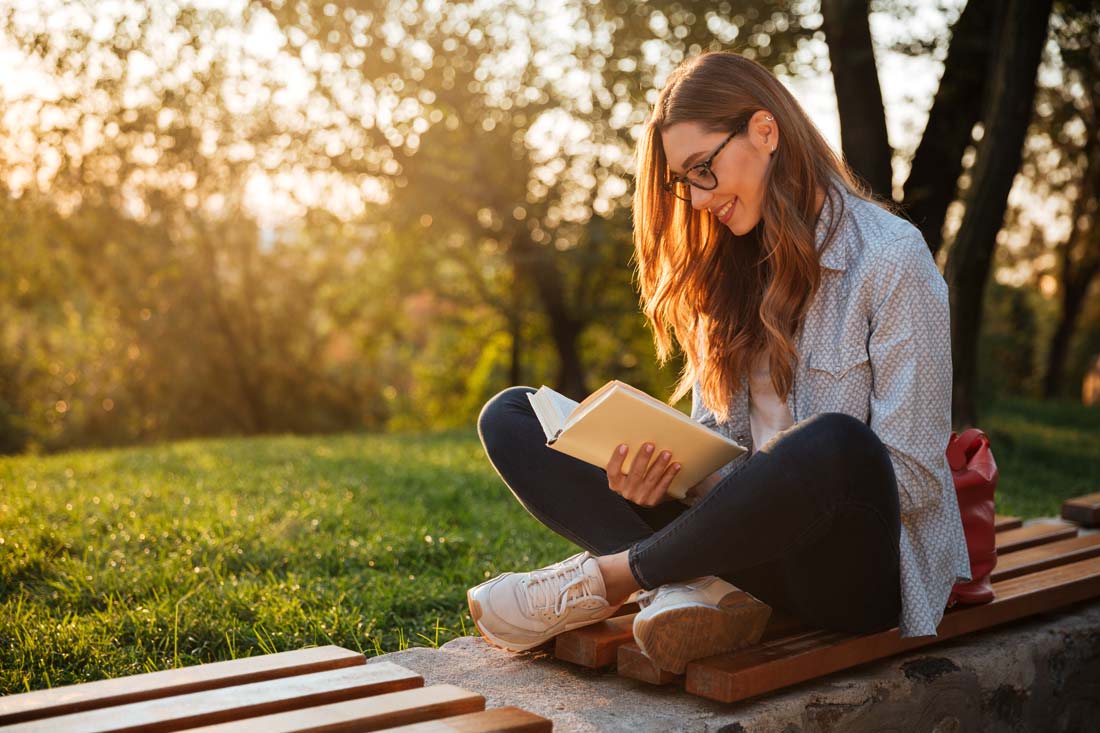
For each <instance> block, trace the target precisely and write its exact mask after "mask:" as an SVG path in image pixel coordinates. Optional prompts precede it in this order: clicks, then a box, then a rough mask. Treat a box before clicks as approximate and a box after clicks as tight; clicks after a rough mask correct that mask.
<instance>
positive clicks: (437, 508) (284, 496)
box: [0, 430, 575, 693]
mask: <svg viewBox="0 0 1100 733" xmlns="http://www.w3.org/2000/svg"><path fill="white" fill-rule="evenodd" d="M0 543H2V544H0V693H12V692H22V691H25V690H30V689H39V688H43V687H48V686H56V685H62V684H69V683H73V682H80V681H85V680H92V679H99V678H103V677H116V676H120V675H127V674H134V673H138V672H144V671H150V670H155V669H165V668H171V667H175V666H185V665H191V664H196V663H199V662H209V661H213V660H218V659H228V658H234V657H239V656H248V655H254V654H260V653H265V652H274V651H282V650H288V649H297V648H301V647H303V646H307V645H311V644H318V645H320V644H339V645H341V646H344V647H347V648H350V649H357V650H360V651H362V652H364V653H366V654H368V655H374V654H378V653H382V652H388V651H394V650H398V649H402V648H405V647H407V646H431V645H437V644H441V643H443V642H445V641H447V640H449V639H452V638H454V637H456V636H460V635H465V634H469V633H476V630H472V625H471V623H470V619H469V616H468V615H467V611H466V605H465V589H466V588H467V587H468V586H469V585H471V584H473V583H474V582H477V581H479V580H480V579H483V578H485V577H489V576H492V575H496V574H497V573H500V572H503V571H505V570H512V569H516V567H517V566H518V567H526V566H539V565H545V564H548V563H550V562H554V561H557V560H560V559H561V558H562V557H565V556H566V555H568V554H571V553H572V552H573V551H575V550H572V549H571V547H572V546H571V545H570V544H569V543H567V542H566V541H565V540H562V539H560V538H558V537H557V536H556V535H554V534H552V533H551V532H550V531H549V530H547V529H544V528H543V527H542V526H541V525H540V524H538V523H537V522H536V521H535V520H534V519H532V518H531V517H530V516H529V515H528V514H527V512H526V511H525V510H524V509H523V508H522V507H521V506H520V505H519V504H518V503H517V502H516V501H515V500H514V499H513V497H512V495H511V493H510V492H508V490H507V489H506V488H505V487H504V485H503V484H502V483H501V482H500V479H499V478H498V477H497V475H496V473H495V472H494V471H493V469H492V467H491V466H490V465H489V464H488V462H487V461H486V459H485V458H484V453H483V452H482V450H481V445H480V443H479V442H478V440H477V435H476V433H475V432H473V431H472V430H471V431H463V432H461V433H446V434H437V435H430V436H428V435H389V436H384V435H369V436H368V435H345V436H336V437H312V438H298V437H275V438H255V439H237V440H210V441H192V442H181V443H174V444H166V445H160V446H153V447H146V448H132V449H125V450H116V451H95V452H81V453H68V454H63V455H56V456H49V457H41V458H39V457H29V456H28V457H17V458H7V459H0Z"/></svg>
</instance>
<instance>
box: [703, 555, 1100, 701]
mask: <svg viewBox="0 0 1100 733" xmlns="http://www.w3.org/2000/svg"><path fill="white" fill-rule="evenodd" d="M994 592H995V593H996V594H997V597H996V598H995V599H994V601H993V602H992V603H988V604H986V605H982V606H970V607H963V608H958V609H954V610H952V611H950V612H948V613H946V614H944V618H943V621H942V622H941V623H940V626H939V629H938V636H931V637H916V638H910V639H901V638H899V637H898V631H897V628H894V629H890V630H889V631H883V632H880V633H876V634H865V635H861V636H852V635H849V634H839V633H835V632H825V631H812V632H807V633H805V634H799V635H795V636H793V637H788V638H787V639H779V640H776V641H774V642H772V643H769V644H761V645H758V646H756V647H752V648H750V649H746V650H744V651H741V652H736V653H733V654H727V655H719V656H714V657H708V658H706V659H703V660H698V661H695V662H692V663H691V664H689V665H688V668H687V679H686V689H687V691H688V692H690V693H693V694H696V695H700V696H702V697H707V698H710V699H713V700H720V701H722V702H734V701H736V700H743V699H745V698H748V697H752V696H754V695H759V694H762V693H765V692H770V691H772V690H776V689H779V688H781V687H786V686H788V685H792V684H795V683H798V682H803V681H805V680H809V679H813V678H815V677H820V676H823V675H826V674H830V673H832V672H836V671H839V670H842V669H848V668H850V667H854V666H856V665H859V664H864V663H866V662H870V661H873V660H876V659H882V658H884V657H889V656H893V655H894V654H898V653H901V652H905V651H909V650H911V649H916V648H918V647H922V646H927V645H929V644H934V643H937V642H940V641H945V640H947V639H951V638H953V637H956V636H960V635H962V634H968V633H971V632H974V631H979V630H981V629H986V628H990V627H992V626H996V625H998V624H1002V623H1006V622H1008V621H1014V620H1016V619H1019V618H1024V617H1026V616H1030V615H1032V614H1035V613H1039V612H1042V611H1048V610H1051V609H1054V608H1058V607H1061V606H1065V605H1068V604H1071V603H1076V602H1078V601H1082V600H1085V599H1088V598H1094V597H1097V596H1100V557H1095V558H1090V559H1087V560H1081V561H1078V562H1074V563H1070V564H1068V565H1061V566H1058V567H1054V568H1049V569H1047V570H1041V571H1039V572H1037V573H1031V574H1029V575H1024V576H1021V577H1018V578H1011V579H1009V580H1003V581H1001V582H1000V583H996V584H995V585H994Z"/></svg>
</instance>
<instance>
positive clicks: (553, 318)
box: [509, 235, 588, 400]
mask: <svg viewBox="0 0 1100 733" xmlns="http://www.w3.org/2000/svg"><path fill="white" fill-rule="evenodd" d="M509 255H510V256H511V257H512V262H513V266H514V267H515V268H516V271H517V273H523V274H524V275H525V277H526V279H527V281H528V282H530V283H531V284H532V285H533V286H534V288H535V292H536V293H537V294H538V298H539V301H540V302H541V304H542V308H543V313H545V315H546V317H547V319H548V320H549V322H550V338H551V339H552V340H553V342H554V346H555V348H556V349H557V352H558V374H557V385H556V386H555V387H554V389H556V390H557V391H558V392H560V393H562V394H563V395H565V396H566V397H569V398H571V399H575V400H581V399H584V398H585V397H587V396H588V389H587V386H586V385H585V374H584V364H583V363H582V362H581V356H580V349H579V348H578V344H577V341H578V340H579V339H580V335H581V331H582V330H583V329H584V326H585V321H584V320H582V319H578V318H575V317H574V316H573V314H572V313H570V310H569V306H568V304H567V302H566V293H565V283H564V281H563V279H562V275H561V271H560V270H559V269H558V264H557V262H555V261H554V258H553V256H552V254H551V253H550V252H547V251H545V250H544V249H543V248H541V247H540V246H539V245H537V244H535V243H534V242H532V241H530V240H528V239H526V238H525V237H523V235H520V236H519V237H517V238H516V239H515V240H513V242H512V246H511V247H510V248H509Z"/></svg>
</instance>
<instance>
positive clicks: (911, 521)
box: [691, 191, 970, 637]
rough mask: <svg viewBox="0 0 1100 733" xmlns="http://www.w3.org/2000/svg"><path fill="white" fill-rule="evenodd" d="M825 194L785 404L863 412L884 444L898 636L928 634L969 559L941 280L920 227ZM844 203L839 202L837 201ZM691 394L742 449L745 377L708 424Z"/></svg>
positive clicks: (800, 413)
mask: <svg viewBox="0 0 1100 733" xmlns="http://www.w3.org/2000/svg"><path fill="white" fill-rule="evenodd" d="M836 195H839V197H840V200H841V201H842V203H843V207H841V206H839V205H837V204H838V202H837V201H830V200H827V201H826V203H825V206H824V208H823V210H822V214H821V217H820V220H819V222H818V225H817V231H816V239H817V247H818V249H819V250H821V248H822V247H823V246H824V245H825V241H824V240H825V238H826V237H825V235H826V233H827V231H828V228H829V226H830V224H831V222H832V219H833V217H835V216H837V215H839V216H840V217H841V218H840V223H839V225H838V227H837V230H836V233H835V235H834V237H833V239H832V242H831V243H830V244H829V246H828V248H827V249H825V250H824V251H823V252H822V254H821V265H822V276H821V283H820V286H819V289H818V292H817V294H816V295H815V297H814V300H813V301H812V303H811V304H810V307H809V309H808V310H807V312H806V316H805V318H804V322H803V326H802V328H801V329H800V330H799V332H798V333H797V334H796V339H795V340H796V344H797V349H798V354H799V363H798V366H797V368H796V370H795V377H794V386H793V388H792V390H791V393H790V394H789V395H788V397H787V408H788V409H789V410H790V411H791V415H792V416H793V417H794V420H795V422H796V423H797V422H799V421H801V420H805V419H806V418H809V417H812V416H813V415H816V414H818V413H822V412H843V413H846V414H848V415H852V416H853V417H856V418H859V419H860V420H862V421H864V422H865V423H867V424H868V425H869V426H870V427H871V429H872V430H874V432H875V434H876V435H877V436H878V437H879V439H880V440H882V442H883V443H884V444H885V445H886V448H887V450H888V451H889V452H890V458H891V461H892V463H893V467H894V473H895V476H896V478H897V485H898V499H899V503H900V506H901V543H900V551H901V600H902V612H901V619H900V622H899V630H900V633H901V636H903V637H908V636H924V635H929V634H935V633H936V627H937V626H938V625H939V622H940V619H941V618H942V617H943V611H944V607H945V605H946V603H947V598H948V595H949V594H950V592H951V586H952V585H953V584H954V583H955V581H956V580H967V579H969V576H970V562H969V559H968V555H967V550H966V540H965V538H964V536H963V529H962V522H961V520H960V518H959V507H958V503H957V501H956V498H955V489H954V484H953V482H952V479H951V470H950V468H949V467H948V465H947V458H946V456H945V450H946V448H947V441H948V438H949V437H950V434H951V326H950V317H949V309H948V301H947V284H946V283H945V282H944V280H943V276H942V275H940V272H939V270H938V269H937V268H936V264H935V261H934V260H933V259H932V255H931V252H930V251H929V249H928V245H927V244H925V242H924V238H923V237H922V236H921V234H920V231H919V230H917V228H916V227H914V226H913V225H912V224H910V223H909V222H906V221H904V220H902V219H899V218H898V217H896V216H894V215H892V214H890V213H889V212H887V211H885V210H884V209H882V208H880V207H878V206H876V205H875V204H873V203H870V202H867V201H864V200H862V199H860V198H858V197H856V196H853V195H852V194H850V193H848V192H847V191H844V192H842V193H840V194H834V196H836ZM841 209H843V211H841ZM699 389H700V387H699V383H698V382H696V384H695V389H694V390H693V393H692V410H691V415H692V417H693V418H694V419H696V420H698V421H699V422H701V423H703V424H704V425H707V426H708V427H710V428H711V429H712V430H717V431H719V432H721V433H723V434H724V435H727V436H729V437H730V438H733V439H734V440H736V441H737V442H738V443H740V444H741V445H743V446H745V447H747V448H750V451H749V452H746V453H744V454H742V455H741V456H739V457H738V458H737V459H736V460H734V461H733V462H731V463H729V464H727V465H726V466H725V467H723V468H722V469H721V470H720V473H721V474H722V475H723V476H725V475H726V474H728V473H730V472H731V471H732V470H733V469H734V468H735V467H736V466H737V465H738V464H739V463H740V462H741V461H744V460H747V459H748V457H749V454H750V453H751V452H752V445H751V444H752V431H751V430H750V429H749V402H748V389H747V385H746V384H744V383H742V389H741V390H740V391H739V392H738V394H737V395H736V396H735V397H734V398H733V400H732V403H731V407H730V419H729V420H728V421H727V422H725V423H722V424H719V423H718V422H717V420H716V419H715V417H714V415H713V413H712V412H711V411H710V410H708V409H706V408H705V407H704V406H703V404H702V400H701V398H700V393H699Z"/></svg>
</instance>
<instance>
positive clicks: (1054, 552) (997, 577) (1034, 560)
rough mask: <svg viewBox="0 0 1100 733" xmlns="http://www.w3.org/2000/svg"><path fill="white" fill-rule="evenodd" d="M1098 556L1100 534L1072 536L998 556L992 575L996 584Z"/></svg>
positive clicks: (1099, 552) (1099, 553) (1099, 551)
mask: <svg viewBox="0 0 1100 733" xmlns="http://www.w3.org/2000/svg"><path fill="white" fill-rule="evenodd" d="M1097 556H1100V535H1097V534H1085V535H1081V536H1079V537H1070V538H1069V539H1068V540H1059V541H1057V542H1048V543H1047V544H1045V545H1037V546H1036V547H1030V548H1028V549H1026V550H1020V551H1018V552H1012V553H1009V554H1007V555H1005V556H1003V557H998V558H997V567H995V568H994V569H993V573H992V575H991V576H990V578H991V580H993V582H994V583H996V582H998V581H1001V580H1008V579H1009V578H1016V577H1019V576H1021V575H1027V574H1028V573H1034V572H1037V571H1039V570H1046V569H1047V568H1051V567H1054V566H1056V565H1065V564H1067V563H1071V562H1076V561H1078V560H1084V559H1086V558H1090V557H1097Z"/></svg>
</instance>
